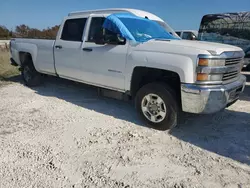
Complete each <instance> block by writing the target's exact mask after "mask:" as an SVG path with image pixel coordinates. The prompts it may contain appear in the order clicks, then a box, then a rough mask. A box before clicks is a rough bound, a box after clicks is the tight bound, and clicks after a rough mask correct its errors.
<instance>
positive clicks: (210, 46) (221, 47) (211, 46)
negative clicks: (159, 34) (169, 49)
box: [171, 40, 242, 55]
mask: <svg viewBox="0 0 250 188" xmlns="http://www.w3.org/2000/svg"><path fill="white" fill-rule="evenodd" d="M171 43H172V44H175V45H181V46H185V47H190V48H196V49H200V50H208V51H215V52H216V53H217V54H218V55H219V54H221V53H223V52H225V51H242V49H241V48H239V47H236V46H232V45H226V44H220V43H214V42H204V41H191V40H172V41H171Z"/></svg>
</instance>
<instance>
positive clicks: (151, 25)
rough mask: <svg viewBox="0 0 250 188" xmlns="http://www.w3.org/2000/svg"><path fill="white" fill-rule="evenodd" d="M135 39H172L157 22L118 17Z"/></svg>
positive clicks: (142, 40)
mask: <svg viewBox="0 0 250 188" xmlns="http://www.w3.org/2000/svg"><path fill="white" fill-rule="evenodd" d="M120 20H121V21H122V23H123V24H124V25H125V26H126V27H127V29H128V30H129V31H130V33H131V34H132V35H133V37H134V38H135V40H136V41H141V42H145V41H148V40H150V39H168V40H169V39H174V38H175V37H174V36H173V35H171V34H170V33H168V32H167V31H166V30H165V29H164V28H163V27H162V26H160V25H159V24H158V23H156V22H154V21H151V20H147V19H134V18H120Z"/></svg>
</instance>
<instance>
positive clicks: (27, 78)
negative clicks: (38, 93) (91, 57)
mask: <svg viewBox="0 0 250 188" xmlns="http://www.w3.org/2000/svg"><path fill="white" fill-rule="evenodd" d="M21 72H22V78H23V81H24V83H25V85H27V86H29V87H34V86H38V85H40V84H41V83H42V75H41V74H40V73H39V72H37V71H36V69H35V67H34V65H33V62H32V61H31V60H26V61H25V62H24V63H23V65H22V69H21Z"/></svg>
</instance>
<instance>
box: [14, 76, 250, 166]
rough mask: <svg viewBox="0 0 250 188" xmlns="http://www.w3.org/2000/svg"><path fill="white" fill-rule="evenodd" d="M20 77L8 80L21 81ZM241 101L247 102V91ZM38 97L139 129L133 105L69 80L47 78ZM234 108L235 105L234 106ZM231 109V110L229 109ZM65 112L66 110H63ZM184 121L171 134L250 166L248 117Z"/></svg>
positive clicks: (237, 114) (186, 116)
mask: <svg viewBox="0 0 250 188" xmlns="http://www.w3.org/2000/svg"><path fill="white" fill-rule="evenodd" d="M20 80H21V78H20V76H17V77H13V78H11V79H10V81H14V82H19V83H20V82H22V81H20ZM247 87H248V88H246V89H247V90H248V91H247V93H245V94H244V96H243V100H244V97H245V100H249V98H248V97H247V95H249V94H250V88H249V86H247ZM32 89H33V90H34V91H35V92H36V93H37V94H39V95H42V96H46V97H48V96H49V97H56V98H58V99H61V100H64V101H66V102H70V103H72V104H75V105H78V106H80V107H83V108H86V109H89V110H94V111H96V112H98V113H102V114H106V115H108V116H113V117H115V118H117V119H121V120H124V121H128V122H131V123H134V124H136V125H139V126H144V125H143V123H142V122H141V121H140V120H139V119H138V117H137V114H136V113H135V112H136V111H135V109H134V107H133V105H131V104H130V103H126V102H123V101H118V100H115V99H109V98H104V97H100V96H98V92H97V89H96V88H95V87H91V86H87V85H85V84H81V83H76V82H72V81H69V80H65V79H61V78H55V77H48V78H46V80H45V84H43V85H42V86H39V87H35V88H32ZM234 105H236V104H234ZM231 109H233V108H231ZM65 110H67V109H65ZM182 119H183V121H182V123H181V124H180V125H178V127H176V128H175V129H173V130H172V131H171V132H170V134H171V135H173V136H175V137H176V138H179V139H180V140H183V141H185V142H189V143H190V144H193V145H195V146H198V147H200V148H202V149H205V150H208V151H211V152H214V153H217V154H219V155H221V156H225V157H228V158H231V159H233V160H236V161H239V162H242V163H246V164H248V165H250V114H248V113H244V112H237V111H232V110H224V111H222V112H219V113H216V114H214V115H192V114H184V117H183V118H182Z"/></svg>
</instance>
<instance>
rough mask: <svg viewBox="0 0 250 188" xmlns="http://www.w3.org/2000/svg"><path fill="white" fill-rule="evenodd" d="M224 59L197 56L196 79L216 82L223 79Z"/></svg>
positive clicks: (200, 81)
mask: <svg viewBox="0 0 250 188" xmlns="http://www.w3.org/2000/svg"><path fill="white" fill-rule="evenodd" d="M225 64H226V60H225V59H219V58H199V59H198V62H197V75H196V80H197V82H199V83H208V82H211V83H215V82H216V83H218V82H222V80H223V71H224V70H223V69H224V68H225Z"/></svg>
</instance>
